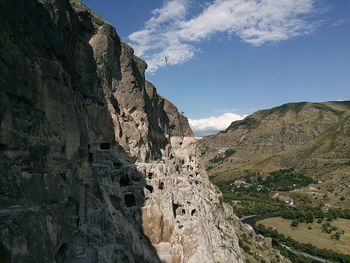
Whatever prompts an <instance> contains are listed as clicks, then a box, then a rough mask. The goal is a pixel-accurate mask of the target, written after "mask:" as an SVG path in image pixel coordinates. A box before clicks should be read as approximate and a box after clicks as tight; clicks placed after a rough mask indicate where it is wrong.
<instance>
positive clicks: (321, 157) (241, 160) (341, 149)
mask: <svg viewBox="0 0 350 263" xmlns="http://www.w3.org/2000/svg"><path fill="white" fill-rule="evenodd" d="M199 145H200V149H201V152H202V157H203V159H204V162H205V163H206V166H207V171H208V174H209V176H215V180H216V181H228V180H235V179H237V178H241V177H242V175H244V174H245V173H247V171H251V172H259V173H261V174H262V175H265V176H266V175H268V174H269V173H271V172H274V171H278V170H281V169H295V170H297V171H300V172H303V173H305V174H306V175H307V176H310V177H312V178H313V179H315V180H318V183H317V184H316V185H317V189H318V190H313V191H307V190H306V189H304V190H305V191H304V193H305V194H306V195H308V196H310V195H312V194H314V193H316V192H317V193H316V194H322V195H323V194H325V195H328V197H327V198H326V200H325V201H326V202H330V203H331V204H332V205H334V206H344V205H345V206H347V207H349V206H350V202H349V201H345V202H341V203H340V202H339V200H338V199H339V198H337V196H338V195H344V196H346V195H349V193H350V192H349V186H350V176H349V175H350V101H342V102H325V103H310V102H302V103H288V104H284V105H281V106H279V107H275V108H272V109H268V110H261V111H257V112H255V113H254V114H252V115H250V116H248V117H246V118H245V119H243V120H241V121H235V122H233V123H232V124H231V125H230V126H229V127H228V128H227V129H226V130H225V131H222V132H219V133H218V134H215V135H212V136H207V137H205V138H203V139H202V140H200V143H199ZM315 187H316V186H315ZM302 192H303V191H302Z"/></svg>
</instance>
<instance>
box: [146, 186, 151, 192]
mask: <svg viewBox="0 0 350 263" xmlns="http://www.w3.org/2000/svg"><path fill="white" fill-rule="evenodd" d="M146 189H147V190H148V191H149V192H150V193H153V186H151V185H146Z"/></svg>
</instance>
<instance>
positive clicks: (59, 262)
mask: <svg viewBox="0 0 350 263" xmlns="http://www.w3.org/2000/svg"><path fill="white" fill-rule="evenodd" d="M68 250H69V249H68V245H67V244H66V243H63V244H62V245H61V246H60V248H59V250H58V251H57V253H56V255H55V261H56V263H63V262H65V261H66V259H67V258H68Z"/></svg>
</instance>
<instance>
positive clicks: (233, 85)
mask: <svg viewBox="0 0 350 263" xmlns="http://www.w3.org/2000/svg"><path fill="white" fill-rule="evenodd" d="M83 2H84V3H85V4H86V5H87V6H89V7H90V8H91V9H92V10H94V11H95V12H96V13H97V14H99V15H100V16H102V17H103V18H105V19H106V20H107V21H109V22H110V23H111V24H113V25H114V26H115V27H116V28H117V32H118V34H119V36H120V37H121V38H122V39H123V40H124V41H125V42H127V43H130V44H131V45H132V46H133V47H134V48H135V52H136V54H139V55H140V56H141V57H143V58H144V59H145V60H146V61H147V62H148V64H149V69H148V71H147V78H148V79H149V80H150V81H152V82H153V83H154V84H155V85H156V87H157V89H158V92H159V93H160V94H161V95H163V96H165V97H167V98H168V99H170V100H171V101H172V102H174V103H175V104H176V105H177V107H178V108H179V110H180V111H183V112H185V115H186V116H187V117H188V118H190V122H191V124H192V127H193V128H194V130H195V131H196V133H197V135H205V134H208V133H211V132H214V131H215V130H218V129H224V128H225V126H227V125H228V123H230V122H231V121H232V120H235V119H239V118H241V116H243V115H246V114H250V113H252V112H254V111H256V110H259V109H264V108H271V107H274V106H277V105H280V104H283V103H286V102H298V101H329V100H350V1H348V0H279V1H276V0H262V1H259V0H208V1H196V0H168V1H166V0H147V1H145V0H128V1H126V0H125V1H120V0H117V1H116V0H104V1H96V0H83ZM165 56H166V57H167V58H168V63H166V62H165V59H164V57H165ZM211 116H212V118H209V117H211Z"/></svg>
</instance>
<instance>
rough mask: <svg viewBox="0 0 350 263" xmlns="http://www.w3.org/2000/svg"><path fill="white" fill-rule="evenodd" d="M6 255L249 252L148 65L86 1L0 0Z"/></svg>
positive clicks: (89, 258)
mask: <svg viewBox="0 0 350 263" xmlns="http://www.w3.org/2000/svg"><path fill="white" fill-rule="evenodd" d="M0 24H1V27H0V76H1V78H0V171H1V176H0V258H1V262H35V263H38V262H56V263H59V262H173V263H176V262H207V263H210V262H243V255H242V253H241V251H240V248H239V246H238V239H237V236H236V234H235V231H234V229H233V227H232V225H231V223H230V220H228V218H227V217H228V216H227V215H226V214H225V212H224V209H223V205H222V202H221V199H220V197H221V195H220V193H219V192H218V191H217V190H216V189H215V188H214V187H213V186H212V185H211V183H210V182H209V181H208V178H207V174H206V172H205V170H204V169H202V166H201V163H200V160H199V152H198V148H197V142H196V139H195V138H194V137H193V134H192V131H191V129H190V127H189V125H188V122H187V119H186V118H185V117H184V116H182V115H181V114H180V113H179V112H178V110H177V109H176V107H175V106H174V105H173V104H172V103H171V102H169V101H168V100H166V99H164V98H163V97H161V96H159V95H158V94H157V91H156V89H155V87H154V86H153V85H152V84H151V83H149V82H148V81H146V80H145V74H144V73H145V69H146V67H147V65H146V63H145V62H144V61H142V60H141V59H139V58H137V57H136V56H134V54H133V50H132V48H131V47H129V46H128V45H126V44H124V43H122V42H121V41H120V39H119V37H118V35H117V33H116V32H115V29H114V28H113V27H112V26H111V25H109V24H108V23H107V22H105V21H104V20H102V19H101V18H99V17H98V16H97V15H95V14H93V13H92V12H91V11H90V10H88V9H87V8H86V7H85V6H84V5H82V4H81V3H80V2H79V1H68V0H14V1H11V2H9V1H0Z"/></svg>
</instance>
